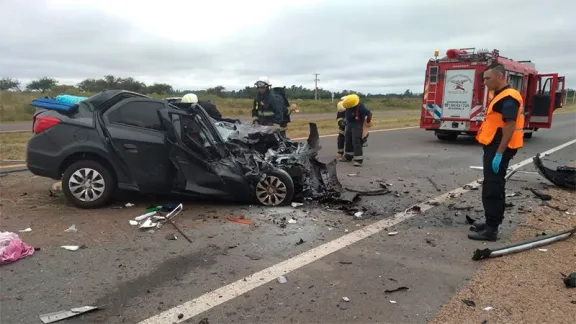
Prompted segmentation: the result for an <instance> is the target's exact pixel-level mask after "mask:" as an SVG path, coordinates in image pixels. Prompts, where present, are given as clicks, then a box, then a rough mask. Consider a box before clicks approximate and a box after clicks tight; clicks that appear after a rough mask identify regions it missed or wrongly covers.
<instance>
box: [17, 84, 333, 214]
mask: <svg viewBox="0 0 576 324" xmlns="http://www.w3.org/2000/svg"><path fill="white" fill-rule="evenodd" d="M31 105H32V106H35V107H38V108H40V109H39V112H37V113H36V114H35V115H34V126H33V130H34V135H33V136H32V137H31V138H30V141H29V142H28V148H27V157H26V164H27V166H28V169H29V170H30V171H31V172H32V173H33V174H35V175H38V176H42V177H48V178H52V179H58V180H60V179H61V180H62V190H63V192H64V194H65V196H66V198H67V199H68V200H69V201H70V202H71V203H72V204H74V205H76V206H77V207H80V208H98V207H101V206H103V205H105V204H106V203H107V202H109V200H110V199H111V197H112V196H113V194H114V192H115V191H116V189H123V190H134V191H139V192H142V193H146V194H166V193H172V194H182V195H190V196H198V197H218V198H223V199H228V200H235V201H245V202H257V203H260V204H262V205H266V206H278V205H287V204H290V202H291V201H292V200H293V199H294V198H295V197H307V196H308V197H309V196H312V197H313V196H315V195H323V194H325V193H326V192H328V191H329V190H331V188H336V189H339V188H341V187H340V184H339V182H338V179H337V176H336V168H335V166H333V165H326V164H323V163H321V162H319V161H318V160H316V155H317V153H318V151H319V149H320V147H319V145H318V143H319V136H318V129H317V128H316V124H313V123H310V136H309V138H308V142H306V143H302V142H293V141H290V140H286V139H285V138H283V137H281V136H280V133H279V132H278V131H277V130H273V129H270V128H267V127H263V126H253V125H243V124H233V123H229V122H225V121H215V120H214V119H212V118H210V117H209V116H208V114H207V113H206V111H205V110H204V109H203V108H202V107H200V106H191V107H188V109H186V110H183V109H180V108H178V107H176V106H173V105H172V104H170V103H169V102H168V101H166V100H160V99H152V98H150V97H147V96H145V95H142V94H138V93H135V92H130V91H123V90H108V91H103V92H101V93H98V94H96V95H94V96H92V97H90V98H86V99H84V100H81V101H79V102H77V103H74V104H72V103H65V102H62V101H59V100H57V99H50V98H42V99H37V100H35V101H33V102H32V104H31ZM324 179H328V180H324ZM328 182H329V183H328Z"/></svg>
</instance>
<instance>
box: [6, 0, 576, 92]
mask: <svg viewBox="0 0 576 324" xmlns="http://www.w3.org/2000/svg"><path fill="white" fill-rule="evenodd" d="M574 12H576V1H567V0H565V1H560V0H546V1H542V0H500V1H498V0H484V1H480V2H478V1H466V0H441V1H439V0H406V1H400V0H381V1H378V0H308V1H305V0H268V1H262V0H258V1H252V0H243V1H232V0H230V1H225V0H224V1H220V0H209V1H204V0H188V1H186V0H181V1H177V0H161V1H145V0H140V1H135V0H134V1H133V0H0V77H14V78H18V79H20V80H21V81H23V82H27V81H29V80H31V79H34V78H37V77H41V76H49V77H54V78H57V79H58V80H59V81H60V83H68V84H70V83H77V82H78V81H81V80H83V79H85V78H88V77H95V78H100V77H102V76H104V75H106V74H113V75H116V76H122V77H127V76H131V77H134V78H137V79H139V80H141V81H144V82H146V83H152V82H165V83H170V84H172V85H173V86H174V87H175V88H177V89H183V88H184V89H185V88H188V89H190V88H191V89H201V88H206V87H209V86H215V85H223V86H225V87H226V88H228V89H232V88H241V87H244V86H246V85H252V84H253V83H254V81H255V79H256V78H257V77H259V76H261V75H265V76H268V77H270V78H271V79H273V80H278V81H280V82H282V83H284V84H287V85H291V84H297V85H304V86H306V87H309V88H312V87H313V85H314V81H313V79H314V73H316V72H317V73H319V74H320V75H319V79H320V82H319V86H320V87H323V88H325V89H329V90H340V89H354V90H357V91H362V92H372V93H386V92H399V91H404V90H405V89H411V90H412V91H416V92H422V88H423V78H424V70H425V66H426V61H427V60H428V59H429V58H430V57H432V55H433V51H434V49H439V50H440V51H441V53H445V51H446V49H448V48H452V47H476V48H487V49H490V50H491V49H493V48H498V49H499V50H500V53H501V55H503V56H507V57H511V58H513V59H516V60H532V61H533V62H535V63H536V66H537V68H538V70H539V72H540V73H545V72H558V73H560V74H561V75H565V76H566V78H567V85H568V86H571V87H572V88H574V87H576V63H574V53H575V52H576V37H575V34H576V19H574Z"/></svg>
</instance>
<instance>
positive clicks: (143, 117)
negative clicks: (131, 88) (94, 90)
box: [108, 101, 164, 131]
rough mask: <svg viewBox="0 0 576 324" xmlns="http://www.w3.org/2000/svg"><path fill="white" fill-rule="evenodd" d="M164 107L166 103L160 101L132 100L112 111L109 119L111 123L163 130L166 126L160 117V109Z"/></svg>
mask: <svg viewBox="0 0 576 324" xmlns="http://www.w3.org/2000/svg"><path fill="white" fill-rule="evenodd" d="M162 108H164V104H162V103H159V102H150V101H131V102H128V103H125V104H123V105H122V106H120V107H119V108H116V109H114V110H113V111H111V112H110V114H109V115H108V120H109V121H110V122H111V123H118V124H124V125H130V126H136V127H142V128H148V129H153V130H159V131H163V130H164V127H163V126H162V123H161V122H160V118H159V117H158V110H160V109H162Z"/></svg>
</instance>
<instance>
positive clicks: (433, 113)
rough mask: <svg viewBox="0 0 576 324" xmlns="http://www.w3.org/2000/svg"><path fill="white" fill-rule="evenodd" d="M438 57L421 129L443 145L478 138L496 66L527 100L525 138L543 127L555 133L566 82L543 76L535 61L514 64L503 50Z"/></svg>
mask: <svg viewBox="0 0 576 324" xmlns="http://www.w3.org/2000/svg"><path fill="white" fill-rule="evenodd" d="M434 56H435V58H433V59H430V60H429V61H428V64H427V66H426V78H425V80H424V96H423V98H422V114H421V119H420V128H423V129H425V130H428V131H434V133H435V134H436V136H437V137H438V139H440V140H444V141H453V140H456V139H457V137H458V135H460V134H462V135H471V136H474V135H476V134H477V133H478V130H479V129H480V125H482V122H483V120H484V113H485V110H486V108H487V107H488V104H489V103H490V100H491V99H492V94H491V93H489V92H490V91H488V89H487V88H486V86H485V85H484V81H483V77H482V76H483V71H484V69H485V68H486V66H488V65H489V64H491V63H492V62H498V63H501V64H502V65H504V67H505V68H506V70H507V78H508V80H509V84H510V86H511V87H513V88H515V89H517V90H518V91H520V93H521V94H522V97H523V98H524V113H525V124H524V137H525V138H531V137H532V134H533V132H534V131H537V130H538V129H540V128H551V127H552V114H553V113H554V110H555V109H557V108H562V103H563V97H564V95H565V93H564V84H565V77H563V76H558V73H549V74H538V71H537V70H536V66H535V65H534V64H533V63H532V62H530V61H514V60H512V59H509V58H506V57H502V56H500V54H499V51H498V50H493V51H492V52H490V53H489V52H488V51H478V52H476V50H475V49H474V48H463V49H449V50H448V51H446V55H445V56H444V57H442V58H438V51H435V53H434Z"/></svg>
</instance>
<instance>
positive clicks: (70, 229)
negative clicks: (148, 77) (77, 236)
mask: <svg viewBox="0 0 576 324" xmlns="http://www.w3.org/2000/svg"><path fill="white" fill-rule="evenodd" d="M64 232H68V233H76V232H78V229H76V224H72V225H71V226H70V227H68V228H67V229H66V230H64Z"/></svg>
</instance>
